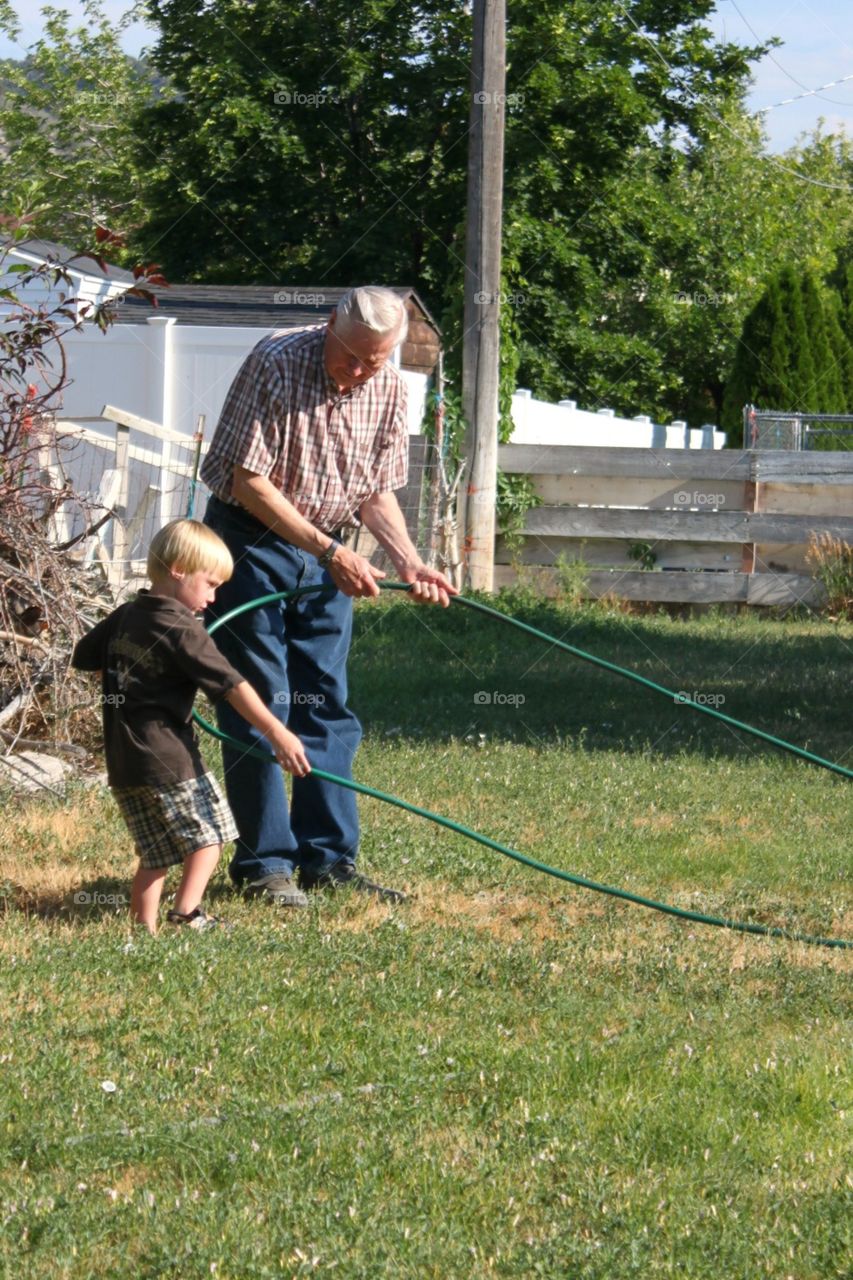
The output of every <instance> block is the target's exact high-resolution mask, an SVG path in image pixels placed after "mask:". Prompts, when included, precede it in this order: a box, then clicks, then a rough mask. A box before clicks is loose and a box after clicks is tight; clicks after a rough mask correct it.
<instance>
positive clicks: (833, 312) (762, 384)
mask: <svg viewBox="0 0 853 1280" xmlns="http://www.w3.org/2000/svg"><path fill="white" fill-rule="evenodd" d="M840 312H841V300H840V298H839V297H837V296H833V295H832V293H831V291H830V290H828V289H827V288H826V287H822V286H820V285H818V283H817V281H816V280H815V279H814V277H813V276H812V275H810V274H809V273H801V272H798V271H797V270H796V269H795V268H793V267H783V269H782V270H781V271H779V272H778V273H777V274H776V275H775V276H774V277H773V278H772V279H771V281H770V283H769V285H768V286H767V289H766V292H765V293H764V294H763V296H762V297H761V298H760V299H759V301H758V302H757V303H756V305H755V306H754V307H753V309H752V311H751V312H750V313H749V315H748V316H747V318H746V320H745V322H744V327H743V334H742V336H741V340H740V342H739V344H738V348H737V354H736V356H735V362H734V367H733V370H732V374H731V377H730V379H729V383H728V387H727V391H726V425H727V426H728V427H729V429H730V430H731V432H732V435H733V436H735V435H737V433H738V426H739V424H740V422H741V421H742V417H741V410H742V408H743V406H744V405H745V404H755V405H756V407H757V408H759V409H781V410H792V411H799V412H812V413H844V412H845V409H846V406H847V403H848V402H847V393H846V388H845V382H846V378H847V373H848V369H849V364H850V360H851V353H850V340H849V338H848V337H847V335H846V334H845V333H844V330H843V329H842V327H841V323H840V319H839V313H840Z"/></svg>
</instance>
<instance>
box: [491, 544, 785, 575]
mask: <svg viewBox="0 0 853 1280" xmlns="http://www.w3.org/2000/svg"><path fill="white" fill-rule="evenodd" d="M628 546H629V544H628V543H627V542H625V541H624V540H618V539H615V538H614V539H609V538H601V539H596V540H595V542H587V541H586V540H584V539H580V538H527V539H525V543H524V545H523V546H522V547H521V548H519V549H518V550H517V551H514V552H512V553H511V552H510V551H509V550H508V549H507V546H506V543H505V542H504V540H503V539H502V538H499V539H498V541H497V544H496V546H495V563H496V564H512V563H514V562H515V561H518V562H519V563H521V564H524V565H553V564H554V563H555V562H556V561H557V560H558V558H559V557H560V556H562V558H563V560H564V561H565V562H566V563H569V564H570V563H571V562H572V561H573V560H583V561H585V562H586V563H587V564H589V565H592V566H593V567H594V568H596V569H610V568H614V569H626V570H627V569H631V570H636V569H637V564H636V562H635V561H633V560H630V559H629V558H628ZM653 551H654V554H655V556H656V557H657V568H658V569H720V570H726V571H727V572H729V573H731V572H733V571H734V570H735V569H740V549H739V548H737V547H733V546H732V544H731V543H728V542H658V543H656V544H654V546H653ZM798 569H799V566H798Z"/></svg>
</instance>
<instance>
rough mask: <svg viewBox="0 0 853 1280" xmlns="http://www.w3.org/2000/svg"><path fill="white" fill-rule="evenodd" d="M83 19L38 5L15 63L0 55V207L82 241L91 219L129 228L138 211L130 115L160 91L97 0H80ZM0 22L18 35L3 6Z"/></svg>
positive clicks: (42, 231) (48, 231)
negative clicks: (0, 195) (37, 33)
mask: <svg viewBox="0 0 853 1280" xmlns="http://www.w3.org/2000/svg"><path fill="white" fill-rule="evenodd" d="M83 9H84V14H85V23H84V25H81V26H79V27H72V26H71V19H70V18H69V15H68V14H67V13H65V12H64V11H62V10H57V9H52V8H44V9H43V10H42V14H43V17H44V22H45V29H44V34H43V35H42V37H41V38H40V39H39V40H38V41H37V42H36V43H35V45H34V46H33V47H32V49H31V50H30V52H29V53H28V55H27V57H26V58H25V59H24V60H23V61H22V62H14V61H11V60H8V59H7V60H5V61H3V62H2V64H0V139H2V144H3V145H2V148H0V183H2V186H3V191H4V208H5V209H6V210H7V212H8V211H16V212H17V213H19V214H21V213H23V212H24V211H25V210H26V211H27V213H28V226H29V229H30V232H31V233H32V234H33V235H36V236H41V237H43V238H46V239H53V240H59V241H62V242H67V243H68V244H76V243H80V242H81V240H83V239H84V238H85V237H86V236H88V234H89V233H90V228H91V227H92V225H93V224H95V225H100V226H104V227H109V228H113V229H117V230H127V229H129V228H130V227H132V226H134V225H135V224H137V223H138V222H140V221H141V220H142V219H143V217H144V214H145V208H144V204H143V201H142V199H141V191H142V185H143V184H142V179H141V172H142V170H143V169H144V168H145V167H147V166H148V165H150V163H151V157H150V155H148V156H147V157H146V155H145V152H144V148H139V151H138V152H137V154H138V155H139V162H137V160H136V159H135V158H134V147H135V146H136V147H138V146H139V143H138V139H137V140H134V139H135V135H134V132H133V125H132V121H133V118H134V116H135V115H136V113H137V112H138V110H139V109H140V108H141V107H142V106H143V104H145V103H147V102H149V101H150V100H151V99H152V98H153V97H154V96H156V93H157V92H162V89H161V90H159V91H158V89H157V88H156V86H155V84H154V81H153V79H152V76H151V74H150V72H149V71H148V69H147V68H146V66H145V65H144V64H143V63H140V62H139V61H137V60H135V59H133V58H129V57H128V56H127V55H126V54H125V53H124V52H123V51H122V48H121V44H120V40H121V35H122V32H123V30H124V27H125V26H126V25H127V23H128V21H129V20H130V16H131V15H129V14H128V15H125V17H124V18H123V19H122V20H121V21H119V23H118V24H114V23H112V22H110V21H109V20H108V18H107V17H106V15H105V13H104V9H103V4H102V0H84V5H83ZM0 31H2V32H3V33H4V34H6V35H9V36H13V37H14V36H15V35H16V34H17V20H16V19H15V16H14V14H13V13H12V11H11V9H10V8H9V7H8V6H7V5H4V6H2V7H0Z"/></svg>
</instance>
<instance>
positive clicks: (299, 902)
mask: <svg viewBox="0 0 853 1280" xmlns="http://www.w3.org/2000/svg"><path fill="white" fill-rule="evenodd" d="M242 892H243V893H244V894H245V895H246V897H247V898H270V899H271V900H272V901H273V902H274V903H275V904H276V906H277V907H307V906H308V899H307V898H306V897H305V894H304V893H303V892H302V890H301V889H300V888H299V887H298V886H297V885H295V884H294V883H293V881H292V880H291V878H290V876H285V875H275V874H274V875H271V876H262V877H261V879H260V880H251V881H250V882H249V883H248V884H244V885H243V886H242Z"/></svg>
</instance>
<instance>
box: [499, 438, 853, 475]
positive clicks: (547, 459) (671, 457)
mask: <svg viewBox="0 0 853 1280" xmlns="http://www.w3.org/2000/svg"><path fill="white" fill-rule="evenodd" d="M498 466H499V467H500V468H501V470H502V471H507V472H512V473H519V474H524V475H576V476H632V477H635V478H638V479H660V478H662V477H664V476H671V477H672V478H673V480H674V481H677V482H681V481H684V482H687V481H690V480H744V481H745V480H753V481H759V482H760V483H762V484H769V483H771V482H772V481H774V480H785V481H787V482H788V483H791V484H801V483H802V484H808V483H811V482H814V483H820V482H821V481H826V482H827V483H831V484H844V485H850V484H853V451H847V452H842V451H836V452H832V453H823V452H818V453H808V452H805V451H798V450H790V449H753V450H750V449H617V448H613V447H612V446H611V447H603V446H598V445H565V444H549V445H538V444H504V445H501V447H500V449H499V450H498Z"/></svg>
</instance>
